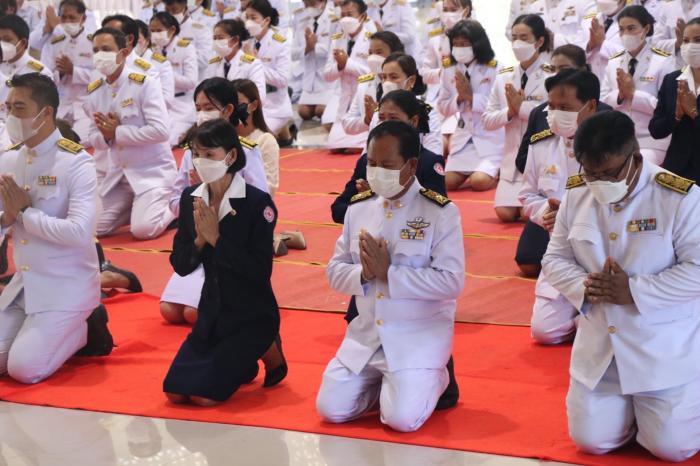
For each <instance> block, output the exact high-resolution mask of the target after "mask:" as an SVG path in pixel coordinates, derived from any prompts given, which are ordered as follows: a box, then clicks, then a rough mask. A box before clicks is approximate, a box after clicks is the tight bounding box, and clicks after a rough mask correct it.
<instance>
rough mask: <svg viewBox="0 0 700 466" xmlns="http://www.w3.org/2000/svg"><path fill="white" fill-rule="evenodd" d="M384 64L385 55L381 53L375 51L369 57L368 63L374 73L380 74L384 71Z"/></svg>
mask: <svg viewBox="0 0 700 466" xmlns="http://www.w3.org/2000/svg"><path fill="white" fill-rule="evenodd" d="M383 64H384V57H382V56H381V55H377V54H376V53H373V54H372V55H370V56H369V57H367V65H369V69H370V71H371V72H372V73H374V74H379V73H380V72H381V71H382V65H383Z"/></svg>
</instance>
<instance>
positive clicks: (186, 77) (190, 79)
mask: <svg viewBox="0 0 700 466" xmlns="http://www.w3.org/2000/svg"><path fill="white" fill-rule="evenodd" d="M176 47H177V46H176ZM182 48H183V49H184V50H185V51H184V55H185V58H184V60H183V61H182V73H175V72H174V71H175V70H173V72H174V73H173V77H174V79H175V93H179V92H188V91H191V90H193V89H194V88H195V87H197V84H199V71H198V69H197V52H196V51H195V48H194V44H192V43H190V45H188V46H187V47H182Z"/></svg>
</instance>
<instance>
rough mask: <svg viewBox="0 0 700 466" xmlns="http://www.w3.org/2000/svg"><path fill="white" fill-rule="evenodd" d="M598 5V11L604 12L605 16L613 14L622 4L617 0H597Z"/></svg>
mask: <svg viewBox="0 0 700 466" xmlns="http://www.w3.org/2000/svg"><path fill="white" fill-rule="evenodd" d="M595 3H596V5H598V11H600V12H601V13H603V14H604V15H605V16H612V15H614V14H615V13H616V12H617V9H618V8H619V7H620V4H619V2H618V1H617V0H596V2H595Z"/></svg>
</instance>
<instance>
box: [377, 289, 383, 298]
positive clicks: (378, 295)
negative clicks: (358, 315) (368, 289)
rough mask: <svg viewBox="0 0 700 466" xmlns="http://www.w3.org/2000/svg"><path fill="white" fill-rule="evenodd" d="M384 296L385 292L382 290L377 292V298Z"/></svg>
mask: <svg viewBox="0 0 700 466" xmlns="http://www.w3.org/2000/svg"><path fill="white" fill-rule="evenodd" d="M383 297H384V294H382V292H381V291H378V292H377V299H382V298H383Z"/></svg>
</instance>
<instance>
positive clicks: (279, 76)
mask: <svg viewBox="0 0 700 466" xmlns="http://www.w3.org/2000/svg"><path fill="white" fill-rule="evenodd" d="M272 41H273V42H275V43H277V44H279V46H277V47H275V48H276V49H277V50H275V55H276V56H275V57H274V61H271V62H270V63H267V64H265V63H263V69H264V71H265V82H266V83H267V84H269V85H270V86H274V87H276V88H277V89H278V92H287V84H288V82H289V73H290V71H291V65H292V60H291V56H290V53H289V48H288V47H287V45H286V43H285V44H281V43H279V42H277V41H275V40H274V39H272Z"/></svg>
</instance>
